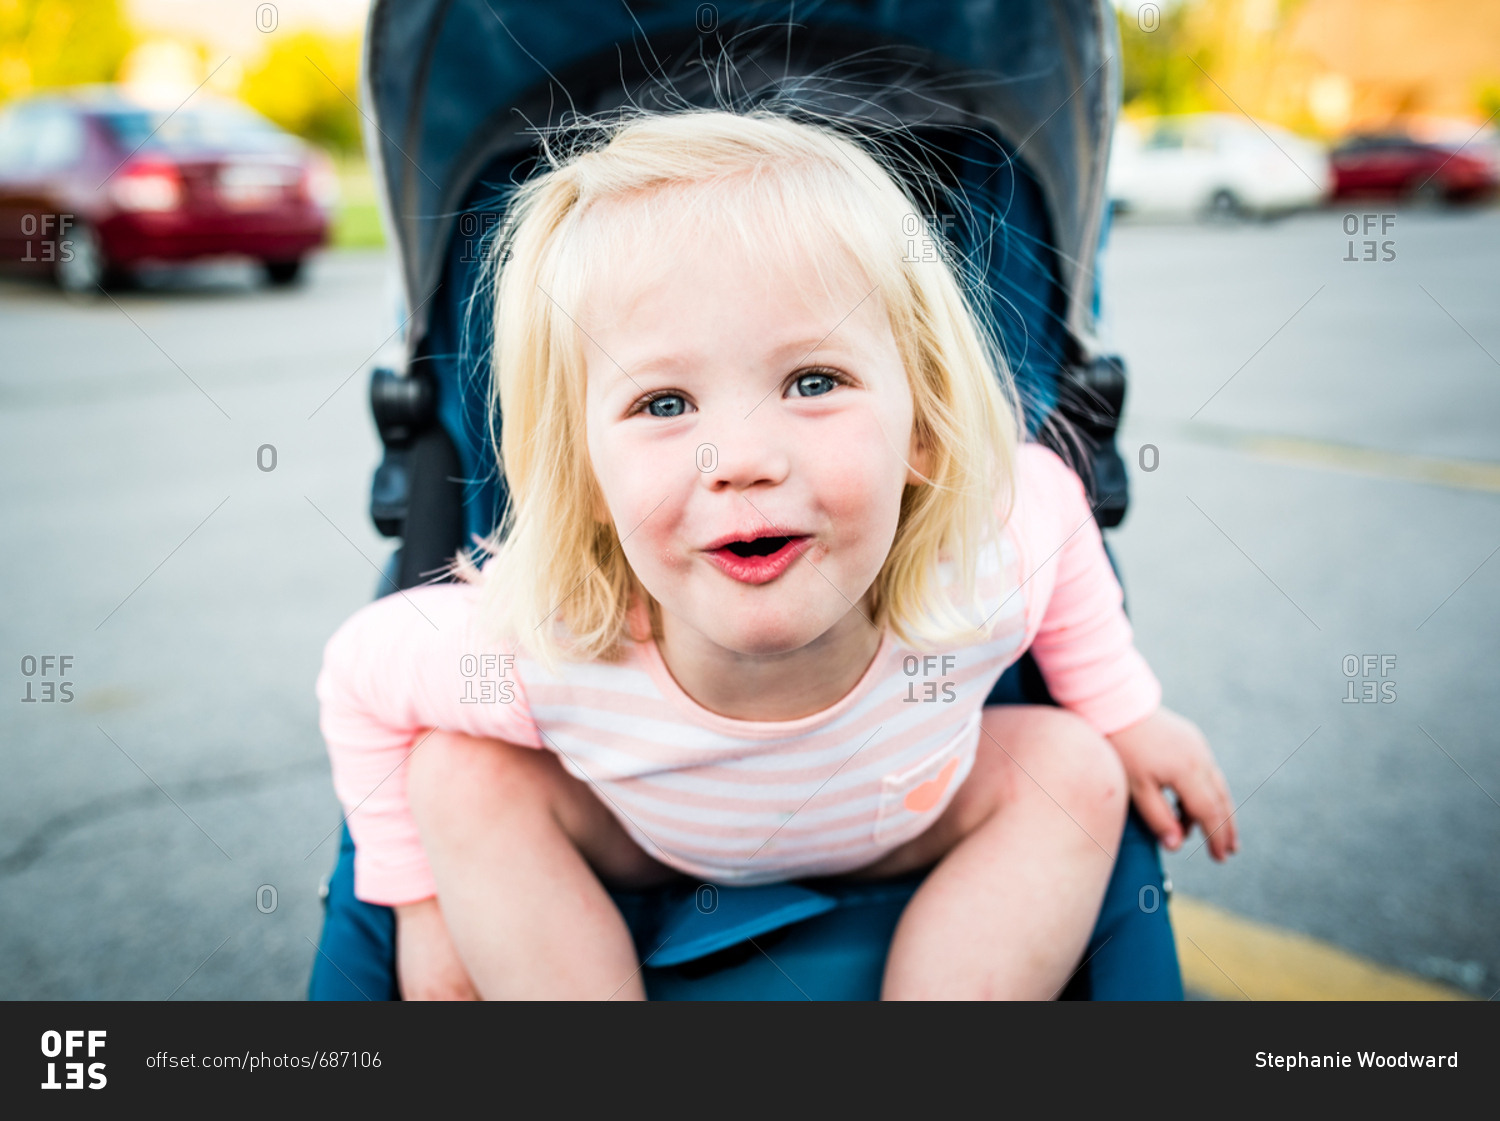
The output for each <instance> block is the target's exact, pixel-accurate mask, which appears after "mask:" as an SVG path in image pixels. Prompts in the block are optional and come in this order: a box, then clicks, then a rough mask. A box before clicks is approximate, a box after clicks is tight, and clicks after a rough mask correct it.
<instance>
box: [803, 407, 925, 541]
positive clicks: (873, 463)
mask: <svg viewBox="0 0 1500 1121" xmlns="http://www.w3.org/2000/svg"><path fill="white" fill-rule="evenodd" d="M807 462H808V471H809V477H810V478H813V479H816V480H817V483H816V485H815V490H816V494H817V497H818V502H819V505H821V506H822V507H823V509H824V510H825V511H826V512H827V513H828V514H829V515H830V516H831V517H832V518H833V519H834V520H835V524H842V525H844V526H846V527H848V529H850V530H855V529H856V528H857V529H858V532H859V533H860V535H861V536H863V535H864V534H868V533H874V532H880V533H882V534H883V533H885V532H886V531H887V530H888V529H889V530H890V531H891V532H894V527H895V525H896V522H897V520H898V518H899V517H900V512H901V492H902V488H903V486H904V483H905V478H906V467H905V465H904V464H903V463H902V462H901V461H900V460H899V459H898V458H897V457H896V456H895V455H894V454H893V453H892V452H891V450H890V448H889V447H888V446H887V443H886V440H885V437H884V435H883V434H882V433H881V431H880V429H879V427H878V426H877V425H875V424H873V423H869V422H866V423H862V424H854V425H850V426H849V428H848V430H847V431H845V432H843V433H840V434H839V435H838V437H837V438H829V439H820V440H818V441H810V442H809V459H808V461H807Z"/></svg>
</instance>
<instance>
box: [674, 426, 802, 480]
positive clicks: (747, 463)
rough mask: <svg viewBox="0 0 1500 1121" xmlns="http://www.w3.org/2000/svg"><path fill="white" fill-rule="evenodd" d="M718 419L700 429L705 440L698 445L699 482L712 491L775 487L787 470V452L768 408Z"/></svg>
mask: <svg viewBox="0 0 1500 1121" xmlns="http://www.w3.org/2000/svg"><path fill="white" fill-rule="evenodd" d="M726 411H732V412H733V415H730V416H724V417H722V418H718V419H717V422H716V423H715V424H713V425H712V427H707V426H705V427H704V428H702V429H700V431H701V432H702V433H703V435H704V437H705V440H704V442H703V443H701V444H699V445H698V448H697V462H698V470H699V472H700V473H701V474H702V478H703V485H704V486H706V487H708V489H709V490H712V491H726V490H727V491H742V490H749V489H750V488H752V487H756V486H775V485H776V484H778V483H782V482H785V481H786V477H787V475H788V474H789V473H790V471H791V454H790V452H789V450H788V448H787V446H786V442H785V438H784V434H783V433H782V432H779V431H778V429H777V425H776V423H775V412H774V410H771V409H765V410H761V409H754V410H752V411H751V412H750V414H749V415H748V416H745V415H742V413H743V410H726Z"/></svg>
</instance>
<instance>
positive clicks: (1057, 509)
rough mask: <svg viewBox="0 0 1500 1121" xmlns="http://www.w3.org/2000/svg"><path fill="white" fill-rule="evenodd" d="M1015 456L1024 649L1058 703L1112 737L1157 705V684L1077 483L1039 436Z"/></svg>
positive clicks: (1086, 498) (1071, 473) (1076, 479)
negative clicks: (1017, 459)
mask: <svg viewBox="0 0 1500 1121" xmlns="http://www.w3.org/2000/svg"><path fill="white" fill-rule="evenodd" d="M1021 457H1022V463H1021V468H1020V470H1021V474H1022V478H1023V479H1024V480H1025V482H1024V484H1023V487H1022V496H1021V499H1020V501H1019V502H1018V505H1017V511H1016V517H1015V519H1014V520H1013V531H1014V532H1015V534H1016V540H1017V544H1018V546H1019V549H1020V553H1021V563H1022V578H1023V579H1028V584H1027V593H1028V595H1027V634H1028V635H1029V636H1030V637H1031V651H1032V654H1033V656H1034V657H1035V658H1036V662H1037V666H1038V668H1039V669H1040V670H1041V671H1042V677H1043V678H1044V679H1045V680H1046V682H1047V688H1048V689H1049V690H1050V691H1051V693H1052V696H1053V697H1054V698H1055V699H1056V701H1057V703H1058V704H1060V705H1062V706H1063V707H1065V708H1068V709H1071V710H1072V711H1074V712H1076V713H1078V714H1079V715H1080V716H1082V717H1083V718H1084V719H1085V720H1087V721H1088V722H1089V723H1090V724H1092V725H1093V726H1094V727H1095V728H1096V729H1097V730H1098V731H1099V732H1101V733H1102V734H1104V735H1110V734H1112V733H1114V732H1117V731H1120V730H1121V729H1123V728H1128V727H1129V726H1130V725H1132V724H1134V723H1136V722H1138V721H1140V720H1143V719H1145V718H1146V717H1147V716H1149V715H1151V713H1152V712H1153V711H1155V709H1156V708H1157V706H1158V705H1160V704H1161V683H1160V682H1159V681H1158V680H1157V679H1156V675H1155V674H1153V673H1152V672H1151V667H1150V666H1148V665H1147V664H1146V660H1145V659H1144V658H1143V657H1142V656H1141V654H1140V652H1139V651H1138V650H1137V649H1136V648H1135V643H1134V640H1133V632H1132V631H1131V627H1130V621H1129V620H1128V619H1127V618H1126V617H1125V612H1124V610H1123V608H1122V604H1123V602H1124V593H1123V591H1122V590H1121V588H1120V584H1119V581H1118V580H1116V579H1115V574H1114V570H1113V569H1112V568H1111V567H1110V563H1109V557H1108V556H1107V555H1106V554H1105V552H1104V542H1103V538H1102V537H1101V535H1100V533H1099V527H1098V525H1097V524H1096V523H1095V521H1094V518H1093V515H1092V513H1091V511H1090V508H1089V502H1088V497H1087V494H1086V493H1085V491H1084V487H1083V481H1082V480H1081V479H1080V478H1079V477H1078V476H1077V475H1076V474H1074V473H1073V471H1072V470H1071V469H1070V468H1069V467H1068V466H1067V465H1066V464H1065V463H1064V462H1063V461H1062V460H1061V459H1060V458H1059V457H1058V456H1057V455H1056V453H1054V452H1053V451H1051V450H1050V449H1048V448H1045V447H1042V446H1041V445H1039V444H1027V445H1026V446H1025V447H1024V448H1023V449H1022V452H1021Z"/></svg>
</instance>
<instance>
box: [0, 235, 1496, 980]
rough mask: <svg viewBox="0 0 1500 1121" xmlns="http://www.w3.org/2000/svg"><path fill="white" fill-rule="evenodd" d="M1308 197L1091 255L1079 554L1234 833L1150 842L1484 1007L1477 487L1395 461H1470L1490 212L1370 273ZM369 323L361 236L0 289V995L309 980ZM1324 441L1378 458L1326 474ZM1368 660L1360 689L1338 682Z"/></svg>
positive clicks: (1492, 784) (360, 573) (1489, 343)
mask: <svg viewBox="0 0 1500 1121" xmlns="http://www.w3.org/2000/svg"><path fill="white" fill-rule="evenodd" d="M1381 209H1382V208H1380V207H1363V208H1361V210H1368V211H1371V212H1375V213H1379V212H1380V211H1381ZM1342 215H1343V212H1342V211H1338V212H1325V213H1320V214H1312V215H1305V216H1301V217H1297V218H1294V219H1290V220H1287V221H1283V222H1279V223H1275V224H1269V225H1262V224H1251V225H1246V226H1238V227H1197V226H1122V227H1120V228H1119V229H1117V230H1116V233H1115V238H1114V244H1113V246H1112V247H1111V250H1110V253H1109V257H1108V262H1107V282H1108V290H1109V293H1110V296H1111V321H1112V323H1113V334H1114V337H1115V340H1116V342H1117V343H1118V345H1119V347H1120V349H1121V351H1122V353H1124V355H1125V356H1126V357H1127V359H1128V360H1129V362H1130V364H1131V374H1132V381H1131V397H1130V401H1129V405H1128V422H1127V427H1126V429H1125V431H1124V433H1123V435H1122V444H1123V445H1124V446H1126V447H1127V449H1128V451H1129V454H1130V456H1131V457H1132V460H1135V457H1136V455H1137V449H1138V448H1139V447H1140V445H1142V444H1147V443H1149V444H1152V445H1153V446H1154V447H1155V449H1156V451H1155V452H1154V453H1153V452H1149V451H1148V452H1146V453H1145V460H1144V462H1145V463H1146V465H1148V466H1150V465H1151V464H1152V463H1153V460H1154V461H1155V462H1156V467H1155V470H1153V471H1149V472H1147V471H1142V470H1140V469H1139V467H1138V466H1137V465H1136V463H1135V462H1133V463H1132V480H1133V488H1134V501H1133V505H1132V509H1131V513H1130V516H1129V519H1128V520H1127V522H1126V524H1125V526H1124V527H1123V528H1122V529H1121V530H1120V531H1118V532H1117V533H1115V534H1114V535H1113V540H1114V543H1115V545H1116V547H1117V550H1118V553H1119V557H1120V560H1121V563H1122V565H1123V569H1124V572H1125V575H1126V584H1127V591H1128V594H1129V597H1130V608H1131V611H1132V614H1133V617H1134V619H1135V621H1136V626H1137V635H1138V641H1139V643H1140V646H1141V648H1142V649H1143V651H1144V652H1145V654H1146V656H1147V657H1148V658H1149V659H1150V661H1151V662H1152V664H1153V666H1154V667H1155V669H1156V670H1157V673H1158V674H1159V676H1160V677H1161V678H1162V681H1163V683H1164V687H1165V690H1166V696H1167V703H1168V704H1170V705H1172V706H1173V707H1174V708H1176V709H1178V710H1179V711H1181V712H1183V713H1185V714H1187V715H1189V716H1190V717H1192V718H1193V719H1194V720H1196V721H1197V722H1198V723H1199V724H1200V725H1201V726H1202V727H1203V729H1204V730H1205V732H1206V733H1207V734H1208V736H1209V738H1210V740H1211V742H1212V743H1213V744H1214V745H1215V748H1216V750H1217V751H1218V753H1219V755H1220V757H1221V759H1222V761H1223V764H1224V767H1225V770H1226V772H1227V773H1228V775H1229V778H1230V781H1231V783H1232V785H1233V787H1234V791H1235V795H1236V798H1237V800H1243V805H1242V806H1241V809H1240V815H1241V821H1242V837H1243V849H1244V851H1243V853H1242V855H1240V856H1239V857H1237V858H1235V859H1234V860H1233V861H1231V862H1230V864H1229V865H1228V866H1226V867H1218V866H1214V865H1212V864H1211V862H1210V861H1209V860H1208V859H1207V853H1206V851H1203V852H1198V853H1196V855H1189V854H1190V853H1191V852H1192V850H1194V849H1195V848H1196V847H1197V838H1196V837H1195V838H1194V840H1193V841H1192V842H1190V844H1189V845H1188V847H1187V849H1185V850H1184V852H1183V853H1181V854H1179V855H1176V856H1172V857H1170V858H1169V859H1168V864H1169V867H1170V870H1171V875H1172V877H1173V879H1174V881H1175V883H1176V886H1177V888H1178V889H1179V890H1181V891H1184V892H1187V893H1191V894H1193V895H1195V896H1198V897H1201V898H1205V899H1208V900H1211V901H1214V902H1216V903H1219V904H1220V905H1222V906H1225V907H1228V908H1229V909H1231V910H1233V911H1236V912H1238V913H1240V914H1243V915H1247V916H1250V917H1253V918H1257V919H1261V920H1264V921H1268V922H1272V923H1276V924H1278V925H1281V926H1285V927H1288V928H1292V929H1295V930H1299V931H1304V932H1307V933H1310V934H1313V935H1316V936H1318V937H1320V938H1323V939H1326V940H1328V941H1330V942H1333V943H1336V944H1338V945H1341V946H1344V947H1347V948H1350V949H1353V950H1356V951H1358V952H1360V953H1363V954H1366V955H1369V956H1370V957H1373V958H1375V959H1376V960H1378V961H1381V962H1384V963H1387V964H1390V965H1394V966H1398V967H1400V968H1403V969H1408V970H1412V971H1416V972H1420V973H1423V974H1425V975H1427V976H1433V977H1437V978H1440V979H1442V980H1445V981H1448V982H1449V983H1453V984H1458V985H1460V986H1461V987H1464V988H1466V989H1468V990H1470V991H1473V992H1476V993H1478V994H1480V995H1482V996H1488V995H1490V992H1491V991H1492V990H1493V989H1494V988H1496V987H1500V937H1497V935H1496V931H1497V930H1500V879H1497V876H1496V875H1495V854H1496V853H1497V852H1500V805H1497V804H1496V802H1495V801H1494V800H1493V799H1492V798H1491V796H1490V795H1495V796H1500V757H1497V754H1496V752H1495V750H1494V748H1495V743H1496V734H1495V732H1494V729H1495V727H1496V726H1497V723H1500V699H1497V695H1496V690H1495V689H1494V687H1493V682H1492V678H1493V670H1494V667H1495V666H1496V664H1497V654H1500V649H1497V647H1500V637H1497V635H1500V631H1497V628H1496V626H1495V620H1496V618H1497V608H1500V560H1489V561H1488V563H1485V562H1486V561H1487V558H1488V557H1489V556H1490V555H1491V554H1492V552H1493V551H1494V550H1495V549H1496V548H1497V547H1500V494H1497V491H1496V489H1495V487H1494V486H1493V485H1491V486H1488V487H1486V486H1484V485H1470V486H1467V487H1459V486H1452V485H1435V484H1432V483H1428V482H1419V481H1414V477H1413V473H1414V471H1417V470H1418V469H1419V468H1420V466H1421V464H1423V463H1426V460H1418V459H1415V458H1413V457H1438V458H1441V459H1452V460H1472V461H1484V462H1488V463H1491V464H1494V463H1497V462H1500V432H1497V425H1500V377H1497V373H1500V371H1497V369H1496V365H1497V364H1496V362H1495V360H1494V359H1493V358H1492V357H1490V356H1489V355H1494V354H1500V301H1497V300H1496V298H1495V297H1496V295H1497V284H1496V278H1495V265H1494V262H1495V261H1497V260H1500V212H1497V211H1493V210H1491V211H1483V212H1459V213H1431V214H1421V213H1414V214H1407V213H1405V212H1403V213H1401V214H1400V215H1399V216H1398V219H1397V222H1396V227H1395V229H1394V230H1393V231H1389V232H1387V233H1386V234H1385V235H1384V237H1383V238H1382V240H1391V239H1394V240H1395V243H1396V244H1395V249H1396V259H1395V260H1394V261H1385V262H1379V261H1377V262H1374V263H1362V262H1346V261H1344V260H1343V259H1342V258H1343V257H1344V256H1346V255H1348V250H1347V242H1348V241H1349V240H1350V239H1349V238H1348V237H1347V236H1346V235H1345V234H1344V233H1343V232H1342ZM1357 240H1362V239H1357ZM1361 251H1362V250H1361ZM1424 288H1425V292H1424ZM1309 300H1310V301H1311V302H1308V301H1309ZM388 306H389V290H388V287H387V282H386V276H385V271H384V266H383V258H382V257H381V256H380V255H378V254H342V255H334V256H330V257H327V258H325V259H323V260H322V261H320V262H318V264H317V265H316V267H315V268H314V269H313V271H312V275H311V277H310V278H309V281H308V283H307V285H306V286H305V287H304V288H302V289H299V290H296V291H291V292H279V291H268V290H266V289H263V288H260V287H258V286H257V285H256V284H255V283H254V282H253V279H252V278H251V277H250V275H249V274H248V272H244V273H242V272H239V271H237V270H235V269H232V268H222V269H216V270H208V271H200V272H185V273H180V274H174V275H173V276H170V277H167V278H165V279H164V280H162V281H161V283H160V284H158V286H156V287H151V288H146V289H142V290H138V291H131V292H125V293H119V294H116V295H115V296H114V298H113V300H111V299H103V298H100V299H92V300H77V301H74V300H68V299H64V298H62V297H60V296H59V295H57V294H56V293H54V292H52V291H50V290H48V289H46V288H44V287H42V286H39V285H31V284H25V283H18V282H5V283H3V284H0V342H3V346H0V353H3V355H4V360H3V364H0V462H3V465H4V467H3V470H4V476H3V477H4V479H5V481H6V486H5V488H4V496H3V498H0V503H3V511H4V525H5V532H4V537H3V540H4V542H5V547H4V549H3V550H0V572H3V575H4V579H5V586H6V588H7V589H8V594H7V595H6V597H5V598H4V600H3V602H0V617H3V620H4V622H3V627H0V632H3V635H4V655H5V664H6V666H7V667H8V668H7V669H6V679H7V681H8V688H9V690H10V693H11V697H10V700H9V702H7V703H5V704H3V705H0V744H3V752H4V762H5V767H4V775H5V779H4V781H3V782H0V996H4V997H9V998H106V999H117V998H119V999H131V998H145V999H164V998H167V997H169V996H170V997H172V998H173V999H178V1000H183V999H212V998H291V999H295V998H298V997H300V996H301V995H302V993H303V992H304V990H305V985H306V980H307V975H308V971H309V969H310V966H311V962H312V959H313V956H314V953H315V950H314V946H313V942H314V941H315V940H316V938H317V936H318V928H319V923H320V918H321V913H320V907H319V904H318V900H317V887H318V882H319V880H320V879H321V878H322V877H323V876H324V875H325V874H326V872H327V871H328V869H329V867H330V866H331V864H332V861H333V857H334V844H335V839H334V836H333V833H334V830H335V829H336V827H337V825H338V822H339V808H338V805H337V803H336V801H335V799H334V797H333V794H332V791H331V789H330V785H329V781H328V775H327V766H326V762H325V757H324V754H323V748H322V743H321V740H320V737H319V735H318V732H317V726H316V715H317V714H316V703H315V699H314V697H313V692H312V684H313V679H314V677H315V675H316V671H317V667H318V664H319V660H320V656H321V650H322V644H323V642H324V641H325V640H326V639H327V637H328V635H329V634H331V633H332V631H333V630H334V628H335V627H337V625H338V624H339V623H340V622H341V621H342V620H343V619H344V618H346V617H347V616H348V614H349V613H350V612H352V611H353V610H354V609H355V608H357V607H358V606H359V605H360V604H362V603H364V602H366V601H368V599H369V598H370V597H371V595H372V593H373V591H374V588H375V583H376V579H377V577H376V571H375V567H376V565H378V564H379V563H380V562H381V561H382V560H383V559H384V556H385V555H386V553H387V552H388V544H387V543H386V542H384V541H383V540H382V539H380V538H379V537H378V536H377V535H376V534H375V532H374V530H373V529H372V528H371V527H370V525H369V521H368V517H367V514H366V501H367V493H368V485H369V478H370V471H371V469H372V468H373V466H374V464H375V462H376V460H377V457H378V444H377V440H376V437H375V433H374V431H373V427H372V425H371V423H370V420H369V417H368V410H367V405H366V403H365V383H366V373H365V368H366V365H367V362H368V359H369V357H370V355H371V354H372V352H374V351H375V350H376V349H377V348H378V347H379V346H380V345H381V344H382V342H383V341H384V340H385V339H386V336H387V333H388V332H389V331H390V329H391V328H392V327H393V326H394V320H393V319H391V318H390V316H389V314H388V310H387V309H388ZM1299 309H1300V310H1299ZM1288 320H1290V322H1288ZM1455 321H1456V322H1455ZM1484 348H1488V351H1489V355H1487V354H1486V352H1485V349H1484ZM1226 383H1227V384H1226ZM1195 414H1196V415H1195ZM1246 434H1250V436H1253V437H1257V438H1258V437H1260V436H1272V435H1275V436H1290V437H1297V438H1299V440H1300V442H1294V443H1292V444H1286V442H1285V441H1283V443H1282V444H1275V443H1273V442H1268V441H1265V440H1262V441H1261V443H1259V444H1255V443H1253V442H1252V443H1249V444H1247V442H1246ZM268 444H269V445H272V446H274V448H275V453H274V455H275V465H274V468H273V469H271V470H263V469H262V467H265V466H268V465H269V464H270V463H271V453H270V452H268V451H265V450H262V446H263V445H268ZM1351 446H1352V447H1355V448H1364V449H1371V450H1372V451H1373V452H1374V453H1377V454H1375V455H1374V456H1373V457H1371V456H1368V455H1367V456H1365V458H1363V459H1358V462H1359V463H1361V464H1363V465H1364V467H1363V468H1362V469H1361V470H1360V471H1355V470H1351V469H1347V468H1346V467H1344V466H1338V465H1337V464H1338V463H1342V462H1345V461H1349V462H1353V461H1354V460H1353V459H1351V455H1354V453H1351V452H1349V450H1348V449H1349V447H1351ZM1287 447H1291V448H1292V451H1291V452H1288V451H1287V450H1286V448H1287ZM1268 449H1269V450H1268ZM1278 449H1280V450H1278ZM1330 449H1331V450H1330ZM1323 450H1326V451H1327V455H1324V456H1323V459H1325V460H1326V459H1328V458H1329V456H1331V457H1332V461H1333V462H1334V463H1335V464H1336V465H1335V466H1327V465H1326V464H1322V463H1319V462H1314V460H1317V459H1318V457H1319V455H1321V454H1322V451H1323ZM1341 456H1342V457H1343V458H1342V459H1340V457H1341ZM257 457H259V466H258V464H257ZM1355 458H1356V459H1357V458H1358V457H1357V456H1355ZM1372 463H1373V464H1374V467H1373V468H1372V467H1371V466H1370V464H1372ZM1414 465H1416V466H1414ZM1366 654H1370V655H1374V656H1375V657H1376V659H1377V660H1376V662H1375V663H1373V669H1372V670H1371V671H1369V672H1366V671H1365V669H1364V663H1363V661H1362V656H1363V655H1366ZM48 655H52V656H60V655H66V656H68V657H70V658H71V659H72V662H71V664H70V665H69V667H68V671H67V673H66V674H65V675H64V677H63V678H62V680H67V681H70V682H71V683H72V684H71V687H70V691H71V692H72V693H73V695H74V698H75V699H74V700H73V701H71V702H68V703H57V702H54V703H46V702H44V701H41V700H38V701H36V702H34V703H28V702H26V701H25V700H24V699H23V698H24V697H25V696H26V695H27V693H26V690H27V688H28V684H29V685H30V688H31V689H32V695H34V696H38V697H40V696H42V695H43V690H42V683H43V682H44V681H45V680H53V681H57V680H60V679H59V678H58V676H57V670H56V668H55V667H54V668H52V669H51V670H50V676H49V677H47V678H44V677H43V676H42V674H43V663H42V662H41V659H42V658H44V657H45V656H48ZM1346 655H1353V656H1355V658H1356V659H1361V660H1360V661H1359V662H1358V670H1357V673H1356V676H1355V677H1354V678H1348V677H1346V676H1345V674H1344V672H1343V671H1344V668H1345V667H1344V659H1345V656H1346ZM1380 655H1387V656H1394V658H1395V661H1394V663H1390V662H1387V663H1386V664H1385V677H1384V678H1382V677H1381V669H1382V667H1381V663H1380V662H1379V657H1380ZM28 657H35V658H37V659H38V662H37V664H36V666H35V668H34V671H33V673H32V675H31V676H26V673H25V670H26V669H27V667H28V666H30V663H29V662H26V661H25V659H26V658H28ZM1366 680H1371V681H1373V682H1374V686H1375V688H1374V693H1375V695H1376V696H1377V697H1379V696H1381V695H1382V690H1381V686H1382V685H1384V684H1385V682H1387V681H1391V682H1394V685H1393V687H1392V689H1390V690H1386V695H1389V693H1391V692H1394V696H1395V700H1393V701H1390V702H1387V703H1381V702H1380V701H1379V700H1377V701H1375V702H1373V703H1358V704H1348V703H1345V702H1344V698H1345V697H1346V696H1348V695H1351V694H1350V685H1349V683H1350V681H1353V683H1354V691H1353V695H1356V696H1362V695H1364V693H1365V692H1366V688H1365V686H1364V682H1365V681H1366ZM1486 790H1487V791H1488V792H1489V793H1486Z"/></svg>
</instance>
